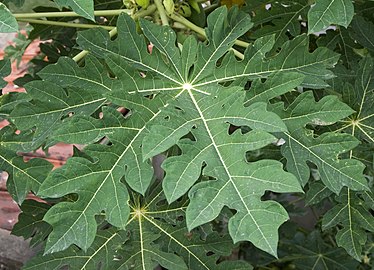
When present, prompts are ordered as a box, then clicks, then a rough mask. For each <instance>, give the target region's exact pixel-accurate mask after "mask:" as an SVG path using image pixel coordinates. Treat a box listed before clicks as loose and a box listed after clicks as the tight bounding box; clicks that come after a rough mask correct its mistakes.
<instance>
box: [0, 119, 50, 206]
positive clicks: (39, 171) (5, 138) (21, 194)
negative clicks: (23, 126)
mask: <svg viewBox="0 0 374 270" xmlns="http://www.w3.org/2000/svg"><path fill="white" fill-rule="evenodd" d="M14 133H15V129H14V128H12V127H9V126H7V127H5V128H2V129H1V130H0V138H1V142H0V168H1V170H4V171H6V172H7V173H8V175H9V176H8V180H7V189H8V192H9V193H10V195H11V196H12V198H13V199H14V200H15V201H16V202H17V203H18V204H21V203H22V202H23V201H24V199H25V198H26V195H27V194H28V193H29V192H30V191H33V192H38V190H39V187H40V185H41V184H42V182H43V181H44V179H45V177H46V176H47V175H48V173H49V172H50V171H51V170H52V167H53V166H52V164H51V163H49V162H48V161H46V160H43V159H38V158H34V159H31V160H30V161H28V162H25V161H24V160H23V157H21V156H19V155H17V153H16V152H17V151H19V150H22V149H23V147H24V146H25V145H28V144H29V142H30V136H29V135H28V134H26V135H24V134H20V135H18V136H14Z"/></svg>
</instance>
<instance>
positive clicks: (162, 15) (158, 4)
mask: <svg viewBox="0 0 374 270" xmlns="http://www.w3.org/2000/svg"><path fill="white" fill-rule="evenodd" d="M154 2H155V4H156V7H157V10H158V13H160V18H161V22H162V25H169V20H168V16H167V15H166V12H165V8H164V5H163V4H162V2H161V0H154Z"/></svg>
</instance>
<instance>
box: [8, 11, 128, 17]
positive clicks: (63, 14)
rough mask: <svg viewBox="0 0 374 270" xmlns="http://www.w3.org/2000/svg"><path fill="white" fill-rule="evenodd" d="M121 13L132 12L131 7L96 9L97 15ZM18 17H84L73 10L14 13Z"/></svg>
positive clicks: (95, 13)
mask: <svg viewBox="0 0 374 270" xmlns="http://www.w3.org/2000/svg"><path fill="white" fill-rule="evenodd" d="M121 13H127V14H129V15H130V14H131V10H129V9H114V10H96V11H94V15H95V16H117V15H120V14H121ZM13 16H14V17H15V18H16V19H26V18H51V17H53V18H57V17H82V15H79V14H77V13H75V12H73V11H67V12H58V11H57V12H35V13H18V14H17V13H16V14H13Z"/></svg>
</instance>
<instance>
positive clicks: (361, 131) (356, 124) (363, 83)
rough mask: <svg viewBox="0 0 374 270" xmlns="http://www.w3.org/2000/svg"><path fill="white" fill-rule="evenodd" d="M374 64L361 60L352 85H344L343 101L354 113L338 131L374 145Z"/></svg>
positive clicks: (368, 59)
mask: <svg viewBox="0 0 374 270" xmlns="http://www.w3.org/2000/svg"><path fill="white" fill-rule="evenodd" d="M373 71H374V63H373V59H372V58H371V57H365V58H363V59H362V60H361V61H360V63H359V67H358V68H357V70H356V71H355V78H356V80H355V82H354V85H351V84H349V83H345V85H344V86H345V87H344V94H345V95H344V99H345V101H346V102H347V103H348V104H349V105H350V106H351V107H352V108H353V109H354V110H355V111H356V113H355V114H354V115H352V116H351V117H350V118H349V119H348V120H346V121H344V122H345V123H344V124H343V126H342V127H341V128H340V129H339V131H341V130H343V131H345V132H347V133H349V134H352V135H354V136H356V137H358V138H359V139H363V140H365V141H367V142H369V143H374V108H373V106H372V104H373V102H374V76H373Z"/></svg>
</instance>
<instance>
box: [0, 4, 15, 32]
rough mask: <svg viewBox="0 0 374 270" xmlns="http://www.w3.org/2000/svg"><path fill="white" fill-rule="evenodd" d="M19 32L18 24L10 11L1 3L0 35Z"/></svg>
mask: <svg viewBox="0 0 374 270" xmlns="http://www.w3.org/2000/svg"><path fill="white" fill-rule="evenodd" d="M13 32H18V23H17V20H16V19H15V18H14V16H13V15H12V13H11V12H10V11H9V9H8V8H7V7H6V6H5V5H4V4H3V3H0V33H13Z"/></svg>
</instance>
